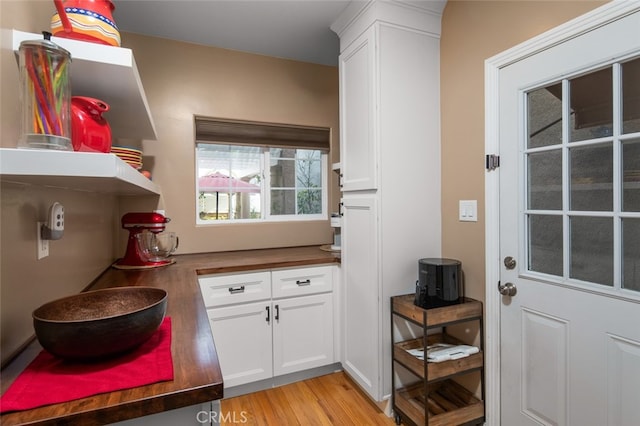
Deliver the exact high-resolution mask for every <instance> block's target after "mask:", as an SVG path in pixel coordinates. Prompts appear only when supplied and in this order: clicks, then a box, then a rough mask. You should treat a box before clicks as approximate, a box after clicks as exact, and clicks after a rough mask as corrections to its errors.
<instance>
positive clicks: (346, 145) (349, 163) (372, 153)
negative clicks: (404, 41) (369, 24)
mask: <svg viewBox="0 0 640 426" xmlns="http://www.w3.org/2000/svg"><path fill="white" fill-rule="evenodd" d="M373 33H374V31H373V28H371V29H369V30H367V31H366V32H365V33H364V34H362V35H361V36H360V37H359V38H358V39H357V40H356V41H355V42H354V43H353V44H352V45H351V46H349V48H348V49H347V50H346V51H344V52H343V53H342V54H341V55H340V65H339V69H340V133H341V134H340V162H341V175H342V179H341V184H342V191H358V190H366V189H375V188H376V186H377V175H376V168H377V164H378V159H377V149H376V148H377V144H376V134H375V126H374V122H375V106H376V104H375V101H374V100H375V87H374V85H373V81H374V77H375V76H374V73H373V70H374V62H373V60H374V58H375V39H374V37H373Z"/></svg>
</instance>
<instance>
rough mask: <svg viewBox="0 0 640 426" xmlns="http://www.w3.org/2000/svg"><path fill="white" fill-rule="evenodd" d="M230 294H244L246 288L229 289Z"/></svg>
mask: <svg viewBox="0 0 640 426" xmlns="http://www.w3.org/2000/svg"><path fill="white" fill-rule="evenodd" d="M229 293H231V294H236V293H244V286H243V285H241V286H240V287H235V288H233V287H229Z"/></svg>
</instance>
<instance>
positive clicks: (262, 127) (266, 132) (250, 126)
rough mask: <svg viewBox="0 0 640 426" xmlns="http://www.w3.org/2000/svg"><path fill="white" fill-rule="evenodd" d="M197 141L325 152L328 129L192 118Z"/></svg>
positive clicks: (328, 143) (327, 141) (328, 144)
mask: <svg viewBox="0 0 640 426" xmlns="http://www.w3.org/2000/svg"><path fill="white" fill-rule="evenodd" d="M195 130H196V142H198V143H220V144H225V145H245V146H266V147H271V148H288V149H317V150H321V151H325V152H328V151H329V147H330V140H331V139H330V138H331V130H330V129H329V128H326V127H309V126H294V125H287V124H273V123H263V122H257V121H243V120H229V119H223V118H211V117H202V116H195Z"/></svg>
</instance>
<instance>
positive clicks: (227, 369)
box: [207, 301, 273, 388]
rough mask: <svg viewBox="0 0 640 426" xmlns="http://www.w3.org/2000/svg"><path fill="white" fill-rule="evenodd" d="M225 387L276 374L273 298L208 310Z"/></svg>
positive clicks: (267, 377)
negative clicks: (273, 356)
mask: <svg viewBox="0 0 640 426" xmlns="http://www.w3.org/2000/svg"><path fill="white" fill-rule="evenodd" d="M207 315H208V316H209V322H210V324H211V332H212V334H213V339H214V340H215V342H216V350H217V351H218V359H219V360H220V369H221V370H222V378H223V380H224V387H225V388H230V387H233V386H238V385H242V384H245V383H250V382H255V381H258V380H262V379H269V378H271V377H272V376H273V358H272V354H273V351H272V346H271V344H272V336H271V323H272V321H273V312H272V309H271V302H270V301H263V302H256V303H246V304H241V305H232V306H224V307H221V308H212V309H208V310H207Z"/></svg>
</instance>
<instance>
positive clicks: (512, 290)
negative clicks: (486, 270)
mask: <svg viewBox="0 0 640 426" xmlns="http://www.w3.org/2000/svg"><path fill="white" fill-rule="evenodd" d="M498 291H499V292H500V294H501V295H503V296H510V297H513V296H515V295H516V293H517V292H518V288H517V287H516V286H515V285H513V284H512V283H505V284H501V283H500V282H498Z"/></svg>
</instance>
